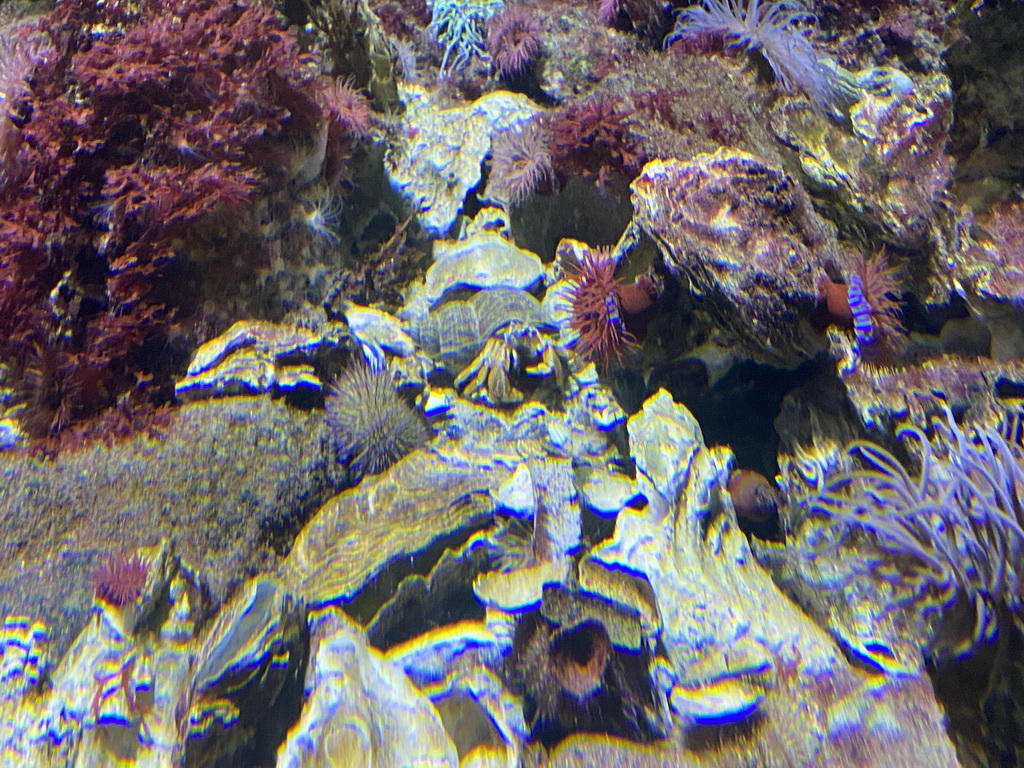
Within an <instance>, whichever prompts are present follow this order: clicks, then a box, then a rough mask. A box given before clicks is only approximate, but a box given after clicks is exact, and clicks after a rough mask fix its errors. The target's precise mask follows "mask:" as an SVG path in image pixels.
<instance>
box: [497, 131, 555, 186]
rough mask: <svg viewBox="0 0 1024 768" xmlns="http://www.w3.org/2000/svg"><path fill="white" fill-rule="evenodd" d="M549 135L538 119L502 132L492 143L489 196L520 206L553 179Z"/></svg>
mask: <svg viewBox="0 0 1024 768" xmlns="http://www.w3.org/2000/svg"><path fill="white" fill-rule="evenodd" d="M552 173H553V171H552V168H551V152H550V150H549V149H548V134H547V131H546V130H545V129H544V128H543V126H542V125H541V124H540V123H539V122H538V121H536V120H529V121H527V122H524V123H520V124H519V125H517V126H515V127H513V128H509V129H508V130H505V131H502V132H501V133H499V134H497V135H496V136H495V137H494V140H493V141H492V143H491V175H490V177H489V179H488V182H487V195H488V196H489V197H490V198H492V199H493V200H495V201H496V202H501V203H505V204H506V205H509V206H516V205H519V204H520V203H522V202H523V201H524V200H526V199H527V198H529V197H530V196H531V195H532V194H533V193H534V192H536V191H537V189H538V188H539V187H540V186H541V185H542V184H544V183H545V182H547V181H550V179H551V176H552Z"/></svg>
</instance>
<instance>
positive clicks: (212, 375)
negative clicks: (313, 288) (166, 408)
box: [174, 320, 347, 402]
mask: <svg viewBox="0 0 1024 768" xmlns="http://www.w3.org/2000/svg"><path fill="white" fill-rule="evenodd" d="M346 338H347V334H346V332H345V329H344V328H343V327H341V326H337V325H335V324H333V323H327V324H326V325H325V327H324V328H322V329H321V330H319V331H317V330H313V329H310V328H301V327H299V326H294V325H287V324H278V323H271V322H267V321H262V320H240V321H239V322H237V323H235V324H234V325H232V326H231V327H230V328H229V329H228V330H227V331H225V332H224V333H223V334H221V335H220V336H218V337H217V338H215V339H211V340H210V341H208V342H206V343H205V344H203V345H202V346H201V347H199V349H198V350H196V353H195V356H194V357H193V358H192V362H191V363H189V366H188V372H187V374H186V375H185V376H184V377H183V378H182V379H181V380H180V381H178V382H177V384H175V386H174V393H175V395H176V396H177V397H178V399H179V400H181V401H182V402H188V401H190V400H198V399H201V398H207V397H223V396H226V395H253V394H262V393H264V392H275V393H277V394H283V393H285V392H291V391H295V390H299V389H306V390H311V391H320V390H321V389H322V388H323V385H322V383H321V381H320V379H319V378H318V377H317V375H316V372H315V370H314V368H313V366H312V365H311V363H310V362H309V361H311V360H312V359H313V357H314V355H315V354H316V353H317V352H318V351H319V350H320V349H322V348H324V347H338V346H339V345H340V344H341V343H342V342H343V341H344V340H345V339H346Z"/></svg>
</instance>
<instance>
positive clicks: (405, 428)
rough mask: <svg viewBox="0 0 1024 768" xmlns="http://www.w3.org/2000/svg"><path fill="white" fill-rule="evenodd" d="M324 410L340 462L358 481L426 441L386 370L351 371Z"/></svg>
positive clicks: (359, 366) (356, 367)
mask: <svg viewBox="0 0 1024 768" xmlns="http://www.w3.org/2000/svg"><path fill="white" fill-rule="evenodd" d="M326 408H327V424H328V425H329V427H330V429H331V434H332V437H333V440H334V445H335V448H336V450H337V453H338V458H339V459H340V460H342V461H346V462H348V464H349V466H350V467H351V469H352V471H353V472H354V473H356V474H358V475H376V474H379V473H381V472H383V471H384V470H386V469H387V468H388V467H390V466H391V465H392V464H394V463H395V462H397V461H398V460H399V459H401V458H402V457H403V456H405V455H406V454H408V453H409V452H410V451H412V450H413V449H415V448H418V447H420V446H422V445H425V444H426V442H427V440H428V439H429V437H430V434H429V430H428V428H427V425H426V424H425V423H424V422H423V419H422V418H420V416H419V414H418V413H416V411H415V409H414V408H413V407H412V406H411V405H409V403H408V402H406V400H405V399H404V398H403V397H402V396H401V395H400V394H399V393H398V391H397V390H396V389H395V382H394V379H393V378H392V376H391V373H390V372H389V371H388V370H387V368H378V367H375V366H370V365H368V364H366V363H365V362H357V363H354V364H352V365H350V366H349V367H348V368H347V369H345V370H344V371H342V373H341V374H339V376H338V378H337V379H335V381H334V384H333V385H332V386H331V390H330V394H329V396H328V398H327V401H326Z"/></svg>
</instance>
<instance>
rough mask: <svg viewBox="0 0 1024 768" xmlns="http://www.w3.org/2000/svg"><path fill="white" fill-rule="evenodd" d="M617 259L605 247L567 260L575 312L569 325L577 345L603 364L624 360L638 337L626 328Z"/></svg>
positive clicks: (581, 352) (606, 367) (576, 346)
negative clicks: (579, 258) (620, 296)
mask: <svg viewBox="0 0 1024 768" xmlns="http://www.w3.org/2000/svg"><path fill="white" fill-rule="evenodd" d="M615 268H616V264H615V260H614V259H612V257H611V254H610V253H609V251H608V249H606V248H594V249H588V250H586V251H584V252H583V257H582V260H581V261H580V262H579V263H578V264H577V265H573V264H571V263H567V264H566V270H567V274H566V279H567V280H568V281H569V283H570V285H571V288H570V291H569V303H570V304H571V306H572V316H571V318H570V320H569V327H570V328H571V329H572V330H573V331H575V332H576V340H575V342H574V346H575V348H576V351H577V352H579V353H580V354H581V355H583V356H584V357H586V358H588V359H590V360H593V361H594V362H595V363H597V364H598V365H599V366H600V367H601V368H604V369H606V370H607V369H608V368H610V367H611V365H612V364H613V363H616V364H618V363H621V362H622V359H623V357H624V355H625V354H626V351H627V350H628V349H630V348H631V347H634V346H635V345H636V338H635V337H634V336H633V335H632V334H631V333H629V332H628V331H627V330H626V326H625V323H624V322H623V320H622V313H621V305H620V300H619V295H618V289H619V281H618V280H617V279H616V277H615Z"/></svg>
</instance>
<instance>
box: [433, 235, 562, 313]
mask: <svg viewBox="0 0 1024 768" xmlns="http://www.w3.org/2000/svg"><path fill="white" fill-rule="evenodd" d="M543 277H544V265H543V264H542V263H541V260H540V259H539V258H538V257H537V255H536V254H534V253H531V252H530V251H525V250H523V249H522V248H517V247H516V246H515V245H514V244H513V243H511V242H510V241H509V240H507V239H505V238H504V237H502V236H501V235H498V234H494V233H492V232H481V233H478V234H474V235H470V236H469V237H466V238H465V239H462V240H456V241H454V242H447V241H439V242H435V243H434V263H433V264H431V265H430V267H428V268H427V274H426V277H425V278H424V283H425V285H424V290H423V295H422V300H425V301H426V302H427V303H428V304H429V305H430V306H435V305H436V304H437V302H438V301H440V300H441V298H442V297H443V296H444V294H445V293H448V292H449V291H455V290H458V289H460V288H476V289H484V288H511V289H514V290H519V291H529V290H532V289H534V288H536V287H537V286H538V285H539V284H540V282H541V280H542V279H543Z"/></svg>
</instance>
